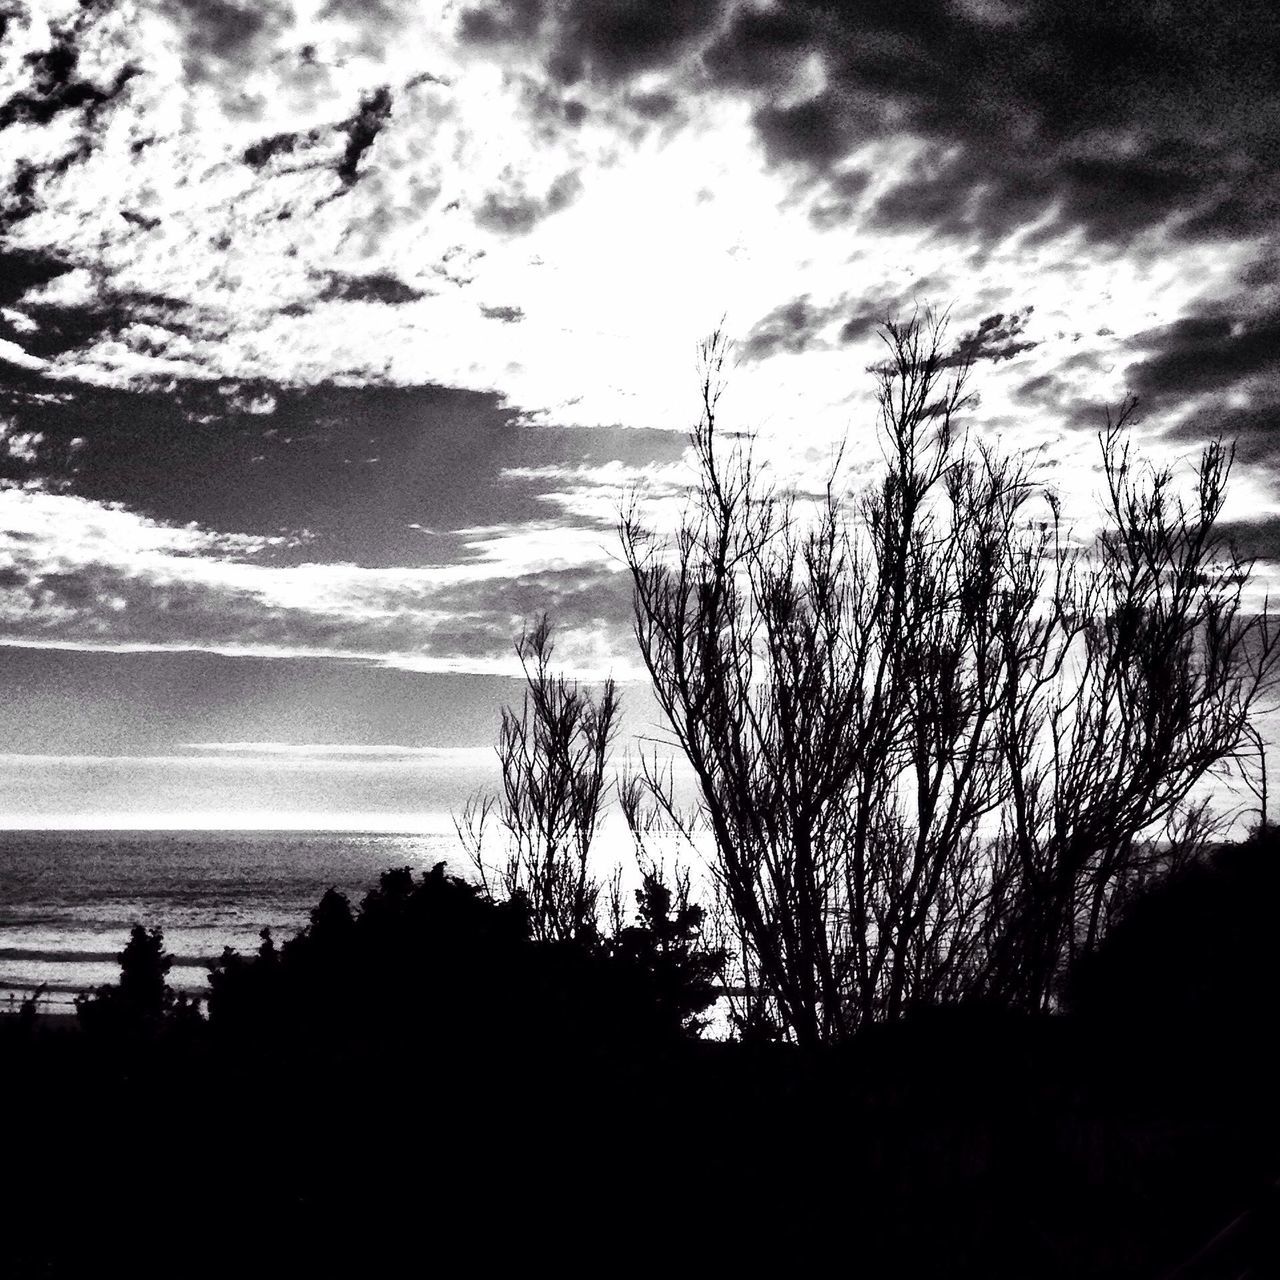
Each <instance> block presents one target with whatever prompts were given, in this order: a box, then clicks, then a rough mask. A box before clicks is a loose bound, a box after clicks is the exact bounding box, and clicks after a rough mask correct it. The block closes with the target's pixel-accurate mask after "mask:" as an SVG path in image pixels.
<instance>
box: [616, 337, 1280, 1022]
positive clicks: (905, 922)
mask: <svg viewBox="0 0 1280 1280" xmlns="http://www.w3.org/2000/svg"><path fill="white" fill-rule="evenodd" d="M944 328H945V326H944V325H942V324H940V323H935V322H933V321H932V320H930V319H928V318H926V319H923V320H921V319H917V320H915V321H912V322H911V323H907V324H901V325H900V324H893V323H890V324H888V325H887V326H886V327H885V330H884V335H883V336H884V340H885V344H886V348H887V359H886V360H885V361H884V363H883V364H882V365H881V366H880V367H879V368H878V370H877V371H876V376H877V379H878V399H879V410H880V413H879V439H880V444H881V449H882V453H883V457H884V468H883V471H882V473H881V476H880V478H879V480H878V481H877V482H876V483H875V484H874V485H872V486H871V487H869V488H868V489H867V490H866V491H865V492H863V493H862V495H861V496H860V497H859V498H857V499H856V500H851V499H849V498H847V497H846V496H844V495H843V494H842V493H841V492H840V488H839V485H838V483H837V480H836V476H835V473H833V475H832V477H831V479H830V481H829V482H828V484H827V486H826V491H825V493H824V494H823V495H822V497H821V498H820V499H819V500H818V501H817V502H816V504H814V508H813V509H812V510H806V509H804V508H802V506H801V504H800V502H799V501H798V500H797V499H795V498H794V497H792V496H790V495H788V494H784V493H780V492H778V491H777V490H776V489H774V488H771V487H770V486H769V485H768V484H766V483H765V481H764V478H763V475H762V473H761V471H760V469H759V468H758V466H757V465H756V463H755V461H754V458H753V455H752V451H751V448H750V446H749V445H747V444H743V443H742V442H741V440H726V439H725V437H724V435H723V433H722V432H721V431H720V430H719V429H718V426H717V420H716V412H717V404H718V400H719V397H720V392H721V390H722V387H723V377H724V372H723V371H724V365H725V359H726V354H727V345H726V343H725V342H724V340H723V339H722V338H721V337H720V336H718V335H717V336H715V337H713V338H712V339H711V340H710V341H709V342H708V343H707V344H706V345H705V347H704V349H703V358H704V367H705V376H704V380H703V397H702V399H703V405H702V409H703V412H702V417H701V420H700V422H699V425H698V426H697V428H696V429H695V431H694V433H693V437H692V444H693V450H694V454H695V457H696V460H697V464H698V468H699V475H698V482H697V484H696V485H695V487H694V493H693V497H692V501H691V507H690V509H689V511H688V513H687V515H686V517H685V518H684V520H683V521H682V523H681V525H680V527H679V529H678V530H677V531H676V533H675V535H674V537H672V538H669V539H661V538H658V537H656V536H655V535H654V534H652V533H651V532H650V531H649V530H648V529H646V527H645V526H644V524H643V523H642V521H641V520H640V518H639V516H638V514H637V511H636V508H635V507H633V508H632V509H631V510H630V511H629V512H628V513H626V514H625V515H624V518H623V520H622V522H621V527H620V532H621V537H622V543H623V549H624V554H625V557H626V560H627V562H628V565H629V567H630V569H631V574H632V579H633V585H634V618H635V631H636V636H637V639H638V641H639V645H640V649H641V653H642V655H643V658H644V661H645V665H646V667H647V668H648V672H649V675H650V677H651V680H652V684H653V688H654V692H655V694H656V696H657V700H658V702H659V704H660V706H661V707H662V710H663V712H664V713H665V716H666V719H667V721H668V723H669V725H670V727H671V730H672V732H673V735H674V738H675V742H676V745H677V746H678V748H679V749H680V751H681V752H682V754H683V755H684V757H685V758H686V759H687V761H688V762H689V764H690V766H691V767H692V770H693V774H694V777H695V779H696V784H697V797H698V799H697V813H696V815H695V817H696V819H697V820H698V822H699V823H700V824H701V825H702V826H703V827H705V829H706V830H707V831H709V832H710V835H711V838H712V839H713V841H714V846H715V858H714V871H715V874H716V877H717V880H718V884H719V889H720V892H721V894H722V897H723V900H724V901H725V903H726V904H727V907H728V911H729V913H730V915H731V917H732V921H733V932H734V934H735V935H736V936H737V938H738V939H739V941H740V947H739V955H738V958H737V960H738V966H739V974H738V981H737V984H736V985H737V987H738V989H739V990H740V991H741V992H742V993H743V1000H744V1002H745V1005H746V1007H745V1009H744V1011H743V1014H742V1017H743V1021H744V1022H745V1023H746V1024H747V1025H753V1026H769V1025H772V1024H777V1025H778V1026H780V1027H781V1028H782V1029H783V1030H784V1031H785V1033H786V1034H787V1035H788V1036H789V1037H790V1038H792V1039H794V1040H796V1041H798V1042H799V1043H801V1044H816V1043H820V1042H824V1041H830V1040H837V1039H841V1038H844V1037H846V1036H848V1035H850V1034H851V1033H852V1032H854V1031H855V1030H856V1029H857V1028H858V1027H860V1026H862V1025H864V1024H866V1023H868V1022H871V1021H874V1020H877V1019H883V1018H889V1019H893V1018H897V1017H900V1016H901V1015H902V1014H903V1013H904V1011H905V1010H906V1009H907V1008H909V1007H910V1006H912V1005H913V1004H918V1003H933V1002H948V1001H955V1000H961V999H965V998H970V997H974V996H984V997H991V998H995V999H997V1000H999V1001H1000V1002H1002V1003H1004V1004H1006V1005H1009V1006H1012V1007H1015V1008H1021V1009H1027V1010H1034V1009H1044V1008H1047V1007H1049V1006H1050V1005H1051V1003H1052V1001H1053V1000H1054V998H1055V991H1056V988H1057V984H1058V982H1059V980H1060V978H1061V976H1062V974H1063V972H1064V970H1065V967H1066V966H1067V964H1069V962H1070V960H1071V959H1072V957H1073V956H1074V955H1076V954H1077V953H1078V952H1079V951H1080V950H1081V949H1087V948H1089V947H1091V946H1092V945H1094V944H1095V943H1096V941H1097V940H1098V938H1099V936H1100V934H1101V932H1102V930H1103V929H1104V928H1105V925H1106V921H1107V918H1108V914H1109V911H1110V910H1111V908H1112V907H1113V906H1114V904H1115V902H1116V901H1117V898H1118V897H1119V896H1122V895H1123V894H1124V893H1125V892H1126V891H1128V889H1129V888H1130V887H1131V886H1132V885H1133V883H1134V882H1135V881H1136V880H1138V879H1141V878H1142V877H1144V876H1146V875H1149V874H1150V873H1151V871H1152V869H1153V868H1154V867H1157V866H1158V865H1159V863H1160V860H1161V859H1162V858H1165V857H1167V856H1168V852H1169V850H1168V847H1167V842H1165V843H1164V844H1161V843H1160V842H1159V841H1158V840H1156V839H1155V838H1154V837H1155V833H1156V831H1157V828H1161V827H1162V828H1163V829H1165V830H1168V831H1172V832H1174V833H1175V834H1176V833H1179V832H1182V831H1183V830H1184V829H1186V828H1187V827H1188V824H1190V827H1191V828H1192V829H1194V828H1195V826H1196V821H1195V820H1196V818H1197V817H1198V816H1202V810H1200V809H1198V808H1197V806H1196V805H1195V804H1194V802H1193V801H1192V800H1191V798H1190V797H1191V792H1192V789H1193V788H1194V786H1195V784H1196V783H1197V782H1198V781H1199V780H1200V779H1202V778H1203V777H1204V776H1205V775H1206V774H1207V773H1208V772H1209V771H1210V770H1212V769H1214V768H1215V767H1216V766H1219V765H1220V764H1222V763H1223V762H1225V761H1228V760H1229V759H1230V758H1231V757H1232V756H1233V754H1234V753H1235V751H1236V750H1237V748H1238V746H1239V744H1240V742H1241V740H1242V738H1243V736H1244V735H1245V733H1246V732H1247V729H1248V726H1249V722H1250V719H1249V718H1250V711H1251V709H1252V707H1253V705H1254V703H1255V701H1256V699H1257V697H1258V695H1259V693H1260V691H1261V690H1262V689H1263V688H1264V687H1265V686H1266V684H1267V683H1268V681H1269V679H1270V677H1271V675H1272V672H1273V669H1274V664H1275V660H1276V649H1275V643H1276V641H1275V636H1274V635H1273V632H1272V628H1271V626H1270V623H1269V619H1268V617H1267V615H1266V613H1265V611H1264V613H1263V614H1261V615H1257V614H1251V613H1250V612H1249V611H1247V610H1246V609H1245V608H1244V607H1243V603H1242V593H1243V588H1244V585H1245V583H1246V582H1247V580H1248V576H1249V569H1250V565H1249V564H1248V563H1247V562H1244V561H1241V559H1240V558H1239V557H1238V556H1236V555H1235V554H1234V552H1233V551H1232V550H1231V548H1230V547H1229V546H1228V545H1227V544H1226V543H1225V542H1224V540H1223V538H1222V537H1221V536H1220V534H1219V533H1218V532H1217V529H1216V524H1217V521H1218V518H1219V516H1220V514H1221V511H1222V504H1223V500H1224V495H1225V491H1226V485H1227V480H1228V477H1229V474H1230V470H1231V462H1232V452H1231V450H1230V449H1229V448H1226V447H1224V446H1223V445H1221V444H1213V445H1210V446H1209V447H1208V448H1207V449H1206V450H1205V451H1204V454H1203V456H1202V458H1201V461H1200V465H1199V468H1198V470H1197V472H1196V488H1195V496H1194V498H1193V499H1192V500H1191V501H1190V502H1189V503H1188V502H1184V501H1183V500H1180V499H1179V498H1178V497H1177V496H1176V493H1175V485H1174V475H1173V473H1172V472H1171V471H1170V470H1167V469H1163V470H1162V469H1155V468H1150V467H1144V466H1142V465H1140V464H1139V463H1138V462H1137V460H1136V459H1135V458H1134V457H1133V455H1132V454H1131V451H1130V448H1129V445H1128V442H1127V438H1126V430H1125V429H1126V426H1127V424H1128V422H1129V421H1130V418H1131V415H1132V411H1133V402H1132V401H1129V402H1127V403H1126V405H1125V407H1124V408H1123V409H1122V411H1121V413H1120V414H1119V416H1118V417H1117V418H1116V419H1114V420H1112V419H1110V418H1109V419H1108V423H1107V426H1106V428H1105V429H1104V430H1103V432H1102V433H1101V435H1100V438H1099V443H1100V448H1101V460H1102V469H1103V475H1104V478H1105V481H1106V500H1105V516H1106V524H1105V527H1104V529H1103V531H1102V533H1101V535H1100V536H1099V537H1098V538H1097V540H1096V541H1095V542H1094V543H1093V545H1091V546H1083V547H1082V546H1080V545H1078V544H1077V543H1076V542H1075V541H1074V540H1073V539H1072V538H1071V537H1070V535H1069V533H1068V531H1067V530H1066V529H1065V528H1064V526H1063V523H1062V519H1061V509H1060V504H1059V502H1058V500H1057V498H1056V496H1055V495H1054V494H1053V493H1052V492H1051V491H1049V490H1048V489H1047V488H1046V487H1045V486H1044V485H1042V484H1040V483H1038V482H1037V480H1036V478H1035V474H1034V470H1033V464H1032V463H1031V462H1029V461H1027V460H1026V459H1024V458H1019V457H1008V456H1005V455H1003V454H1001V453H1000V452H999V451H998V450H997V449H996V448H994V447H992V446H990V445H988V444H986V443H984V442H983V441H981V440H979V439H976V438H975V437H973V436H972V435H970V434H969V433H968V432H967V431H966V430H965V429H964V427H963V425H962V414H963V410H964V409H965V407H966V404H967V403H968V398H967V395H966V392H965V385H966V378H967V374H968V368H967V365H966V364H965V363H964V361H963V359H962V358H960V357H959V356H957V355H955V354H954V353H951V352H950V351H949V350H948V349H947V347H946V344H945V338H944ZM646 781H647V783H648V785H649V787H650V789H651V791H652V793H653V795H654V796H655V797H656V799H657V802H658V803H659V805H660V806H661V807H662V808H663V809H664V811H665V812H666V813H667V814H668V815H670V816H671V817H672V818H676V817H677V815H676V811H675V807H674V805H673V804H672V802H671V797H670V794H669V790H668V788H667V787H666V785H665V783H664V780H663V779H662V778H661V777H660V776H658V774H657V771H656V769H655V768H652V767H650V768H649V769H648V770H647V774H646Z"/></svg>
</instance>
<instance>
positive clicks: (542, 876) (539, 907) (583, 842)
mask: <svg viewBox="0 0 1280 1280" xmlns="http://www.w3.org/2000/svg"><path fill="white" fill-rule="evenodd" d="M553 650H554V645H553V643H552V639H551V623H550V622H549V620H548V618H547V615H546V614H543V615H542V617H541V618H540V619H539V620H538V622H537V623H536V624H535V625H534V627H533V629H532V630H525V631H524V632H523V633H522V634H521V636H520V639H519V640H518V641H517V642H516V653H517V655H518V656H519V658H520V664H521V667H522V669H523V671H524V676H525V685H526V689H525V695H524V703H523V706H522V708H521V710H520V712H519V714H517V713H516V711H515V710H514V709H513V708H511V707H504V708H503V711H502V724H501V728H500V730H499V734H498V759H499V761H500V763H501V765H502V794H501V797H500V798H495V797H492V796H488V797H486V796H483V795H476V796H473V797H472V798H471V800H470V801H469V802H468V803H467V806H466V808H465V809H464V811H463V813H462V815H461V816H460V817H457V818H455V820H454V825H455V828H456V830H457V832H458V837H459V839H460V840H461V841H462V843H463V845H464V847H465V849H466V851H467V854H468V856H469V858H470V859H471V863H472V866H473V867H474V868H475V870H476V873H477V875H478V876H479V879H480V883H481V885H482V887H483V888H484V890H485V892H487V893H492V894H495V895H501V896H504V897H507V898H511V897H514V896H516V895H517V894H518V895H521V896H522V898H523V899H524V901H525V903H526V904H527V908H528V912H529V922H530V928H531V929H532V931H533V936H534V937H535V938H537V939H538V940H540V941H563V940H566V939H570V938H577V937H580V936H583V935H584V934H588V933H590V934H594V933H595V932H596V931H597V929H598V912H599V908H600V894H601V891H602V888H603V886H602V885H601V883H600V881H599V880H598V879H597V878H596V877H595V875H594V874H593V873H592V870H591V867H590V853H591V846H592V843H593V842H594V840H595V836H596V832H597V830H598V828H599V824H600V819H601V815H602V813H603V810H604V805H605V801H606V781H605V774H606V769H607V766H608V762H609V752H610V747H611V745H612V742H613V738H614V735H615V733H616V729H617V715H618V709H619V705H620V700H619V697H618V694H617V691H616V689H615V686H614V683H613V681H612V680H606V681H605V683H604V686H603V688H602V689H601V691H600V694H599V696H598V697H596V696H594V695H593V694H592V693H591V692H590V691H589V690H586V689H582V688H580V687H579V685H578V684H577V682H576V681H571V680H568V679H566V678H565V677H564V676H563V675H557V674H554V673H553V672H552V670H551V656H552V652H553ZM495 811H496V816H497V819H498V822H499V824H500V826H501V828H502V831H503V832H504V834H505V840H506V854H505V858H504V859H503V861H502V862H501V863H500V864H499V865H497V866H493V865H491V864H490V863H489V862H488V860H487V852H486V848H485V844H486V836H487V833H488V829H489V826H490V819H491V818H492V817H493V816H494V814H495Z"/></svg>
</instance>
